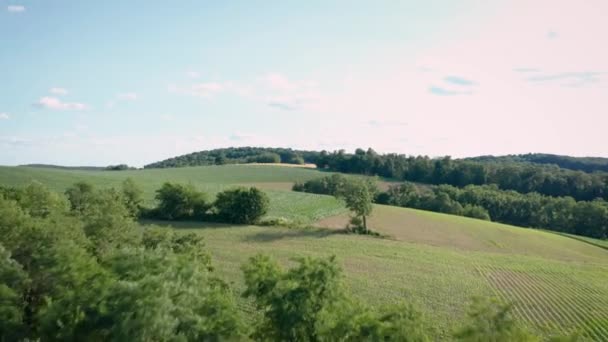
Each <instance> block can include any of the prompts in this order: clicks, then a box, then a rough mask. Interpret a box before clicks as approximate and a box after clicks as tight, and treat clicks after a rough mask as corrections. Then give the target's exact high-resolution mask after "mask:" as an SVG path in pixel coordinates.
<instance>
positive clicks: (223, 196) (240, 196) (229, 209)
mask: <svg viewBox="0 0 608 342" xmlns="http://www.w3.org/2000/svg"><path fill="white" fill-rule="evenodd" d="M268 203H269V199H268V196H267V195H266V194H265V193H264V192H263V191H260V190H258V189H256V188H253V187H252V188H249V189H246V188H236V189H231V190H226V191H222V192H220V193H219V194H217V198H216V200H215V204H214V206H215V209H216V210H217V215H218V217H219V218H220V219H221V220H223V221H225V222H229V223H238V224H253V223H256V222H258V220H259V219H260V218H261V217H262V216H264V215H265V214H266V213H267V212H268Z"/></svg>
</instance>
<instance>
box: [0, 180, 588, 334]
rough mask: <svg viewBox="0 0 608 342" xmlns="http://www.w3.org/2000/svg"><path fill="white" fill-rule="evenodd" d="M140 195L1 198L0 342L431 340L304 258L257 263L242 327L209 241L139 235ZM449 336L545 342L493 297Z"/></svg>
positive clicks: (331, 264)
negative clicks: (249, 313)
mask: <svg viewBox="0 0 608 342" xmlns="http://www.w3.org/2000/svg"><path fill="white" fill-rule="evenodd" d="M137 198H138V197H137V186H136V184H134V183H133V182H132V181H126V182H125V183H124V184H123V185H122V187H121V188H119V189H113V188H112V189H94V188H93V189H91V188H89V186H88V185H86V184H83V183H81V184H77V185H74V186H73V187H71V188H70V189H68V191H66V193H65V194H58V193H54V192H52V191H50V190H48V189H47V188H46V187H44V186H43V185H41V184H40V183H31V184H30V185H28V186H26V187H24V188H2V189H1V191H0V303H2V305H1V306H0V340H1V341H30V340H41V341H46V340H84V341H106V340H121V341H169V340H171V341H173V340H178V341H219V340H241V339H245V338H250V339H253V340H255V341H285V340H290V341H361V340H372V341H379V340H383V341H429V340H430V339H431V336H432V333H433V327H432V324H431V318H430V317H427V316H425V315H423V314H421V313H420V312H419V311H418V310H416V309H415V308H414V307H413V306H412V305H410V304H408V303H402V304H396V305H393V306H389V307H382V308H374V309H372V308H370V307H368V306H366V305H364V304H362V303H360V302H358V301H356V300H355V299H353V298H352V297H350V296H349V294H348V292H347V291H346V290H345V289H344V287H343V285H342V281H343V276H342V271H341V269H340V267H339V266H338V263H337V261H336V259H335V257H330V258H299V259H296V260H295V261H296V262H295V265H294V266H293V267H291V268H289V269H284V268H282V267H280V266H279V265H278V264H277V262H276V261H274V260H272V259H271V258H269V257H268V256H264V255H257V256H254V257H252V258H250V259H249V261H247V262H246V263H245V264H244V265H243V266H242V271H243V277H244V280H245V289H244V291H243V292H242V293H241V295H242V296H243V297H245V298H249V299H250V300H251V301H252V303H253V305H254V307H255V314H254V315H253V317H254V318H253V319H252V320H248V321H247V323H245V320H244V319H243V317H242V315H241V312H240V311H239V310H238V309H237V305H236V302H235V299H236V298H235V296H234V292H235V290H234V289H232V288H231V287H230V285H229V284H228V283H227V282H226V281H224V280H223V279H222V278H221V277H219V276H218V275H217V274H216V272H215V271H214V267H213V264H212V261H211V257H210V255H209V254H208V253H207V252H206V250H205V245H204V242H203V240H202V238H201V237H200V236H199V235H197V234H195V233H181V232H178V231H175V230H173V229H170V228H159V227H153V226H147V227H145V228H143V229H142V228H141V227H140V226H139V225H138V224H137V222H136V221H135V219H134V215H136V213H137V211H136V209H137V207H138V200H137ZM453 337H454V338H455V339H456V340H461V341H489V340H493V341H538V340H539V337H537V336H534V335H533V334H532V333H530V332H529V331H526V330H525V329H523V328H522V327H521V326H520V325H519V324H517V322H516V321H515V320H514V319H513V315H512V314H511V310H510V305H508V304H503V303H498V302H496V301H492V300H486V301H475V302H474V304H473V305H472V306H471V310H470V313H469V315H468V318H467V319H466V320H464V323H463V325H462V326H461V327H460V328H458V329H457V330H455V331H454V333H453ZM576 338H577V337H576V336H571V337H568V340H572V341H574V340H576ZM560 340H561V341H564V340H565V339H563V338H562V339H560Z"/></svg>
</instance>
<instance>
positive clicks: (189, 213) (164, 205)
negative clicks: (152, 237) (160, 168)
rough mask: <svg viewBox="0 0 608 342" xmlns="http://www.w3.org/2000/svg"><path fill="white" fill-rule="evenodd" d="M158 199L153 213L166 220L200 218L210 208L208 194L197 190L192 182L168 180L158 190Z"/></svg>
mask: <svg viewBox="0 0 608 342" xmlns="http://www.w3.org/2000/svg"><path fill="white" fill-rule="evenodd" d="M156 200H157V201H158V206H157V207H156V209H155V210H154V213H153V214H154V215H156V216H157V217H158V218H161V219H165V220H188V219H200V218H203V217H204V216H205V214H206V213H207V210H209V208H210V205H209V204H208V202H207V195H206V194H205V193H204V192H201V191H197V190H196V189H195V188H194V186H193V185H192V184H188V185H183V184H174V183H169V182H167V183H165V184H163V186H162V187H161V188H160V189H158V190H156Z"/></svg>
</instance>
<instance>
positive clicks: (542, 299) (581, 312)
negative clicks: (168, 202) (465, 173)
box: [0, 165, 608, 341]
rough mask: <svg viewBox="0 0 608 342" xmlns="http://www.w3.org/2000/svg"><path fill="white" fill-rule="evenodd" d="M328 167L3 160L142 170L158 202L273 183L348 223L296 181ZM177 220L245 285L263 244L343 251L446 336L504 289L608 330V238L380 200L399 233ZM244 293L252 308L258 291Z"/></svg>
mask: <svg viewBox="0 0 608 342" xmlns="http://www.w3.org/2000/svg"><path fill="white" fill-rule="evenodd" d="M326 174H327V173H324V172H320V171H317V170H312V169H305V168H286V167H281V166H262V165H227V166H206V167H190V168H178V169H154V170H138V171H115V172H109V171H77V170H57V169H43V168H28V167H0V185H24V184H27V183H28V182H30V181H32V180H38V181H40V182H42V183H44V184H46V185H47V186H49V187H50V188H51V189H54V190H56V191H63V190H65V189H66V188H67V187H69V186H70V185H72V184H73V183H75V182H77V181H88V182H91V183H93V184H94V185H96V186H98V187H110V186H118V185H120V183H121V182H122V181H123V180H124V179H126V178H127V177H131V178H133V179H134V180H135V181H136V182H137V183H138V184H140V186H141V187H142V188H143V190H144V195H145V199H146V202H147V204H148V205H151V204H152V203H153V197H154V191H155V190H156V189H157V188H159V187H160V185H161V184H162V183H163V182H165V181H173V182H190V183H192V184H194V185H195V186H196V187H198V188H200V189H203V190H205V191H207V192H209V193H210V194H215V193H216V192H217V191H220V190H222V189H225V188H228V187H232V186H235V185H250V186H257V187H260V188H262V189H265V190H266V191H267V192H268V194H269V196H270V199H271V203H270V212H269V214H268V217H269V218H279V217H283V218H285V219H288V220H292V221H297V222H301V223H305V224H310V223H313V222H316V224H317V225H320V226H325V227H330V228H342V227H343V226H344V225H345V223H346V221H347V219H348V216H347V215H346V210H345V209H344V208H343V206H342V204H341V203H339V202H338V201H336V200H335V199H334V198H332V197H330V196H322V195H313V194H306V193H295V192H289V191H285V190H288V189H289V188H290V187H291V184H292V183H293V182H295V181H306V180H308V179H312V178H317V177H320V176H324V175H326ZM159 224H161V225H165V224H166V223H163V222H159ZM175 226H176V228H178V229H180V230H181V231H194V232H198V233H200V234H202V235H203V236H204V237H205V238H206V241H207V246H208V247H207V248H208V249H209V251H210V252H211V254H212V256H213V260H214V263H215V265H216V267H217V270H218V272H219V273H220V274H221V275H222V276H223V277H224V278H225V279H227V280H228V281H230V282H232V283H233V287H234V288H235V289H236V291H237V292H238V291H242V290H243V279H242V274H241V270H240V267H241V265H242V264H243V263H244V262H246V260H247V258H248V257H250V256H253V255H255V254H256V253H267V254H270V255H273V256H274V257H276V258H277V259H279V260H280V261H281V262H282V263H285V264H288V263H290V259H291V258H293V257H294V256H304V255H309V256H317V257H322V256H330V255H336V256H337V258H338V261H339V263H340V264H341V266H342V267H343V269H344V275H345V287H346V288H347V290H348V291H349V292H351V293H352V294H353V295H354V296H355V297H357V298H359V299H361V300H362V301H365V302H367V303H369V304H370V305H373V306H380V305H383V304H392V303H395V302H398V301H409V302H412V303H414V304H415V305H417V306H418V307H419V308H420V309H421V310H422V311H423V312H424V313H425V314H426V315H428V316H430V317H431V318H430V319H431V320H432V322H433V325H434V326H435V328H436V330H435V332H434V334H435V336H434V337H435V339H437V340H444V339H447V338H448V337H449V336H450V333H451V331H452V330H453V329H454V328H455V327H456V326H458V325H459V324H460V323H461V322H462V320H463V318H464V317H465V313H466V308H467V307H468V305H469V302H470V300H471V298H472V297H474V296H492V295H494V296H498V297H500V298H503V299H505V300H508V301H513V302H514V303H515V315H516V317H517V318H518V320H519V321H520V322H522V323H523V324H525V325H526V326H528V327H529V328H531V329H533V330H535V331H536V332H539V333H541V334H543V335H544V336H550V335H551V334H554V333H570V332H573V331H577V330H578V331H580V332H581V333H583V334H584V336H585V337H587V338H588V339H590V340H598V341H602V340H604V341H605V340H608V250H606V249H603V248H600V246H602V245H603V247H604V248H605V247H606V246H605V245H604V243H605V241H600V240H593V239H586V238H580V237H576V239H574V238H572V237H570V236H563V235H560V234H555V233H549V232H544V231H539V230H532V229H525V228H516V227H512V226H507V225H502V224H496V223H491V222H486V221H480V220H474V219H469V218H464V217H459V216H450V215H443V214H437V213H431V212H425V211H419V210H413V209H405V208H397V207H389V206H375V208H374V213H373V215H372V217H371V218H370V220H369V226H370V228H372V229H373V230H376V231H378V232H380V233H382V234H385V235H388V236H390V238H389V239H380V238H373V237H368V236H358V235H344V234H339V233H338V231H337V230H336V229H320V228H311V229H287V228H280V227H254V226H239V227H233V226H227V225H221V224H206V225H203V224H201V223H187V222H186V223H177V224H175ZM239 300H240V307H241V308H242V309H243V311H244V312H246V313H248V315H247V316H248V317H251V315H250V314H252V313H253V308H252V307H251V305H250V303H249V302H247V301H244V300H242V299H239Z"/></svg>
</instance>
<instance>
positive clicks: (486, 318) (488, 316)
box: [454, 298, 540, 342]
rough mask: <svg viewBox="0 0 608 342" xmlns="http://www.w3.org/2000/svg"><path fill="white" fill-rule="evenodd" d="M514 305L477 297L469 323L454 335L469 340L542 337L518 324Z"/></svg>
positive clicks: (513, 341)
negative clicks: (512, 311) (514, 315)
mask: <svg viewBox="0 0 608 342" xmlns="http://www.w3.org/2000/svg"><path fill="white" fill-rule="evenodd" d="M511 309H512V305H511V304H506V303H502V302H500V301H498V300H496V299H481V298H476V299H474V301H473V304H472V305H471V308H470V310H469V313H468V316H469V321H468V323H467V324H466V325H465V326H464V327H462V328H461V329H460V330H458V331H457V332H456V333H455V334H454V337H455V338H456V339H457V340H459V341H467V342H486V341H490V342H533V341H539V340H540V339H539V338H538V337H536V336H534V335H532V334H530V333H529V332H528V331H526V330H524V329H523V328H522V327H521V326H519V325H518V324H517V322H516V321H515V320H514V318H513V315H512V313H511Z"/></svg>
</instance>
